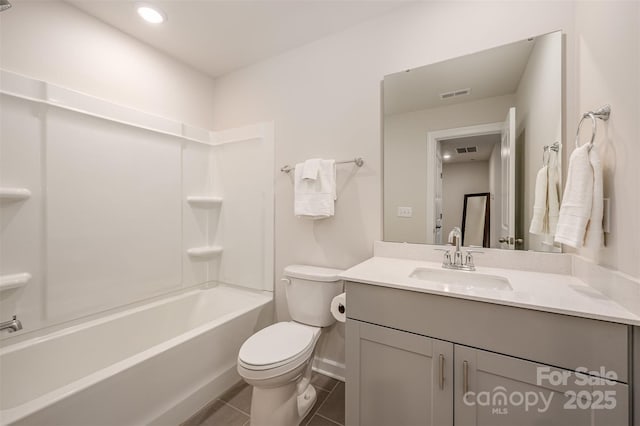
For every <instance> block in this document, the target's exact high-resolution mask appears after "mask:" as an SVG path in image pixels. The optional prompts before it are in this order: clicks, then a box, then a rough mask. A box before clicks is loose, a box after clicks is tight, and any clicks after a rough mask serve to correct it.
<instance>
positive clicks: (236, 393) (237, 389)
mask: <svg viewBox="0 0 640 426" xmlns="http://www.w3.org/2000/svg"><path fill="white" fill-rule="evenodd" d="M252 392H253V387H252V386H249V385H248V384H247V383H246V382H245V381H242V382H239V383H237V384H236V385H234V386H233V387H232V388H231V389H229V390H228V391H226V392H225V393H224V394H223V395H222V396H221V397H220V399H221V400H223V401H224V402H226V403H227V404H229V405H231V406H233V407H235V408H237V409H238V410H240V411H242V412H244V413H245V414H251V394H252Z"/></svg>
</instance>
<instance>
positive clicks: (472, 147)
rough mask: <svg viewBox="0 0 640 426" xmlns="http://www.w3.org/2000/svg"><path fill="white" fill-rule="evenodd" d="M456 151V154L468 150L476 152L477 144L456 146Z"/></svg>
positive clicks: (464, 152)
mask: <svg viewBox="0 0 640 426" xmlns="http://www.w3.org/2000/svg"><path fill="white" fill-rule="evenodd" d="M456 152H457V153H458V154H466V153H468V152H478V147H477V146H467V147H458V148H456Z"/></svg>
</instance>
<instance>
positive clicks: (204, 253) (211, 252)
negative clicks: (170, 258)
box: [187, 246, 222, 257]
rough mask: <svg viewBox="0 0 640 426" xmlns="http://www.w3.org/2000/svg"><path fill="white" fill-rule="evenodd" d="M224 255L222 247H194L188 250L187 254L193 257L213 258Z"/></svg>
mask: <svg viewBox="0 0 640 426" xmlns="http://www.w3.org/2000/svg"><path fill="white" fill-rule="evenodd" d="M220 253H222V247H220V246H205V247H194V248H190V249H189V250H187V254H188V255H189V256H192V257H213V256H218V255H219V254H220Z"/></svg>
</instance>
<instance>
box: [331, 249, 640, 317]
mask: <svg viewBox="0 0 640 426" xmlns="http://www.w3.org/2000/svg"><path fill="white" fill-rule="evenodd" d="M419 267H422V268H434V269H438V268H442V264H441V263H437V262H429V261H420V260H410V259H399V258H389V257H372V258H371V259H369V260H366V261H364V262H362V263H360V264H358V265H356V266H354V267H352V268H350V269H348V270H346V271H344V272H343V273H342V274H340V277H341V278H342V279H345V280H349V281H356V282H361V283H366V284H372V285H377V286H382V287H390V288H397V289H401V290H409V291H416V292H421V293H429V294H437V295H441V296H449V297H456V298H460V299H467V300H476V301H480V302H488V303H495V304H499V305H506V306H514V307H518V308H526V309H533V310H537V311H544V312H553V313H557V314H564V315H572V316H578V317H583V318H591V319H596V320H603V321H611V322H616V323H622V324H628V325H636V326H640V316H638V315H636V314H634V313H632V312H630V311H629V310H627V309H625V308H624V307H622V306H621V305H619V304H618V303H616V302H614V301H613V300H611V299H609V298H608V297H606V296H605V295H603V294H602V293H600V292H599V291H597V290H596V289H594V288H593V287H590V286H588V285H587V284H585V283H584V282H583V281H581V280H579V279H578V278H576V277H573V276H571V275H563V274H551V273H542V272H529V271H521V270H514V269H502V268H491V267H483V266H476V271H474V272H465V273H468V274H476V273H480V274H487V275H498V276H501V277H504V278H507V279H508V280H509V283H510V284H511V287H512V288H513V290H489V289H481V288H474V289H466V288H463V287H454V286H446V285H444V284H441V283H438V282H432V281H426V280H422V279H417V278H411V277H410V276H409V275H410V274H411V273H412V272H413V270H414V269H416V268H419Z"/></svg>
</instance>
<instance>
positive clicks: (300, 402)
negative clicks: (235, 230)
mask: <svg viewBox="0 0 640 426" xmlns="http://www.w3.org/2000/svg"><path fill="white" fill-rule="evenodd" d="M341 272H342V271H340V270H338V269H330V268H321V267H317V266H308V265H290V266H287V267H286V268H285V269H284V276H285V278H283V281H285V282H286V284H285V285H286V298H287V306H288V308H289V314H290V315H291V318H292V321H285V322H278V323H275V324H273V325H270V326H269V327H266V328H264V329H262V330H260V331H258V332H257V333H255V334H254V335H252V336H251V337H249V338H248V339H247V340H246V341H245V342H244V344H243V345H242V347H241V348H240V352H239V353H238V373H239V374H240V376H242V378H243V379H244V380H245V381H246V382H247V383H248V384H250V385H252V386H253V396H252V399H251V425H252V426H275V425H277V426H297V425H299V424H300V422H301V421H302V419H304V417H305V416H306V415H307V413H309V411H310V410H311V407H313V404H314V403H315V401H316V390H315V389H314V388H313V386H312V385H311V383H310V381H311V365H312V362H313V356H314V353H315V347H316V343H317V342H318V339H319V338H320V334H321V332H322V327H328V326H330V325H332V324H333V323H334V322H335V319H334V318H333V316H332V315H331V312H330V306H331V300H332V299H333V298H334V297H335V296H337V295H338V294H340V293H342V291H343V283H342V280H340V279H339V278H338V274H340V273H341Z"/></svg>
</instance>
